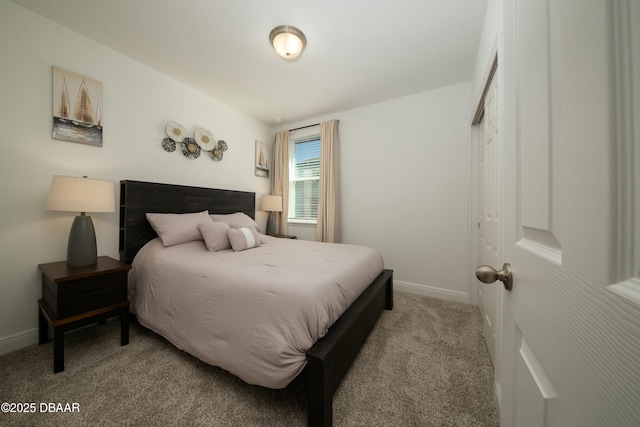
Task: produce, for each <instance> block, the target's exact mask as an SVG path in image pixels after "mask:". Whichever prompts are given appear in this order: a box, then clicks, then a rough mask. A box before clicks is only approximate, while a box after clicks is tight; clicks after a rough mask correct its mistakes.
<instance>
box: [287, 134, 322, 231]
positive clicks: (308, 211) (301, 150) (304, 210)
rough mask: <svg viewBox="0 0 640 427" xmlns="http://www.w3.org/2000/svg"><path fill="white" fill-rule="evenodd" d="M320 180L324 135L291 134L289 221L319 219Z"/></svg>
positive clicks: (303, 221) (310, 222) (313, 220)
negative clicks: (322, 138)
mask: <svg viewBox="0 0 640 427" xmlns="http://www.w3.org/2000/svg"><path fill="white" fill-rule="evenodd" d="M317 131H318V129H316V130H315V132H317ZM319 183H320V135H319V134H314V135H309V134H308V132H307V135H306V136H302V135H300V136H297V137H295V136H294V137H292V136H291V135H290V136H289V222H297V223H309V224H315V223H316V222H317V219H318V195H319Z"/></svg>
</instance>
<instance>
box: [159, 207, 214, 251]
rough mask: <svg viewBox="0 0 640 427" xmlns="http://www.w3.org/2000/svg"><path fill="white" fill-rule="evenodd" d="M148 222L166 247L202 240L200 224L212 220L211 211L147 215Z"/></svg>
mask: <svg viewBox="0 0 640 427" xmlns="http://www.w3.org/2000/svg"><path fill="white" fill-rule="evenodd" d="M147 221H149V224H151V227H152V228H153V229H154V230H155V232H156V233H157V234H158V237H160V240H162V244H163V245H164V246H165V247H166V246H173V245H177V244H180V243H186V242H192V241H194V240H202V233H200V229H198V224H200V223H203V222H207V221H211V218H210V217H209V211H202V212H197V213H185V214H161V213H147Z"/></svg>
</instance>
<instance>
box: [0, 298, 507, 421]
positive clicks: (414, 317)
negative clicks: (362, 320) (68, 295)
mask: <svg viewBox="0 0 640 427" xmlns="http://www.w3.org/2000/svg"><path fill="white" fill-rule="evenodd" d="M119 333H120V330H119V322H118V321H117V319H113V320H110V321H108V322H107V323H106V324H105V325H98V326H94V327H89V328H85V329H81V330H78V331H75V332H71V333H68V334H67V335H66V337H65V343H66V346H65V371H64V372H61V373H59V374H53V344H52V343H51V342H50V343H48V344H46V345H42V346H38V345H34V346H30V347H27V348H24V349H21V350H18V351H15V352H12V353H9V354H6V355H4V356H1V357H0V403H2V402H14V403H31V402H33V403H35V408H36V412H35V413H3V412H1V413H0V425H2V426H4V425H19V426H28V425H38V426H75V425H78V426H80V425H82V426H85V425H86V426H117V425H132V426H170V425H179V426H190V425H198V426H303V425H305V424H306V402H305V399H304V396H303V395H302V393H301V392H297V391H292V390H270V389H265V388H262V387H257V386H250V385H247V384H245V383H244V382H242V381H241V380H239V379H237V378H236V377H234V376H232V375H230V374H228V373H226V372H224V371H222V370H221V369H218V368H215V367H211V366H208V365H206V364H204V363H202V362H200V361H199V360H197V359H195V358H194V357H192V356H190V355H188V354H186V353H184V352H182V351H180V350H178V349H177V348H175V347H174V346H173V345H171V344H170V343H168V342H167V341H165V340H164V339H163V338H161V337H159V336H158V335H156V334H154V333H152V332H150V331H148V330H146V329H145V328H143V327H141V326H140V325H138V324H137V323H135V322H132V325H131V341H130V344H129V345H128V346H125V347H120V345H119V344H120V341H119V340H120V336H119ZM47 403H55V404H62V405H61V409H64V405H65V404H67V403H68V404H69V408H68V409H73V404H74V403H76V404H78V405H77V407H79V410H80V412H75V413H68V412H67V413H65V412H62V413H60V412H58V413H51V412H42V411H41V409H45V408H46V409H49V406H50V405H47ZM43 404H44V405H43ZM3 409H4V406H3ZM333 413H334V416H333V418H334V425H335V426H394V425H395V426H497V425H498V414H497V410H496V407H495V404H494V399H493V369H492V366H491V362H490V359H489V355H488V353H487V349H486V346H485V344H484V341H483V339H482V323H481V319H480V315H479V313H478V311H477V309H476V308H475V307H470V306H467V305H464V304H459V303H454V302H449V301H442V300H437V299H432V298H427V297H421V296H417V295H412V294H407V293H401V292H396V294H395V308H394V310H393V311H385V312H384V313H383V315H382V317H381V318H380V320H379V321H378V323H377V325H376V327H375V328H374V330H373V332H372V334H371V336H370V337H369V339H368V341H367V342H366V344H365V346H364V347H363V349H362V350H361V352H360V354H359V355H358V358H357V359H356V361H355V362H354V365H353V366H352V368H351V370H350V371H349V373H348V375H347V377H346V378H345V380H344V381H343V383H342V385H341V387H340V389H339V390H338V391H337V392H336V394H335V396H334V409H333Z"/></svg>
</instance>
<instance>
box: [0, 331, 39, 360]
mask: <svg viewBox="0 0 640 427" xmlns="http://www.w3.org/2000/svg"><path fill="white" fill-rule="evenodd" d="M33 344H38V328H34V329H28V330H26V331H22V332H18V333H15V334H12V335H7V336H6V337H0V356H1V355H3V354H7V353H9V352H12V351H15V350H19V349H21V348H23V347H27V346H30V345H33Z"/></svg>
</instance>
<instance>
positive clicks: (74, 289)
mask: <svg viewBox="0 0 640 427" xmlns="http://www.w3.org/2000/svg"><path fill="white" fill-rule="evenodd" d="M38 268H39V269H40V271H42V301H43V302H44V304H46V305H47V307H48V308H49V310H50V311H51V313H52V314H53V315H54V316H55V317H56V318H57V319H64V318H65V317H69V316H75V315H78V314H81V313H86V312H88V311H92V310H95V309H98V308H102V307H107V306H110V305H113V304H117V303H121V302H123V301H126V300H127V276H128V274H129V270H130V269H131V266H130V265H129V264H125V263H123V262H120V261H117V260H115V259H113V258H109V257H107V256H101V257H98V260H97V262H96V264H94V265H87V266H82V267H69V266H68V265H67V263H66V261H60V262H52V263H48V264H40V265H38Z"/></svg>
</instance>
